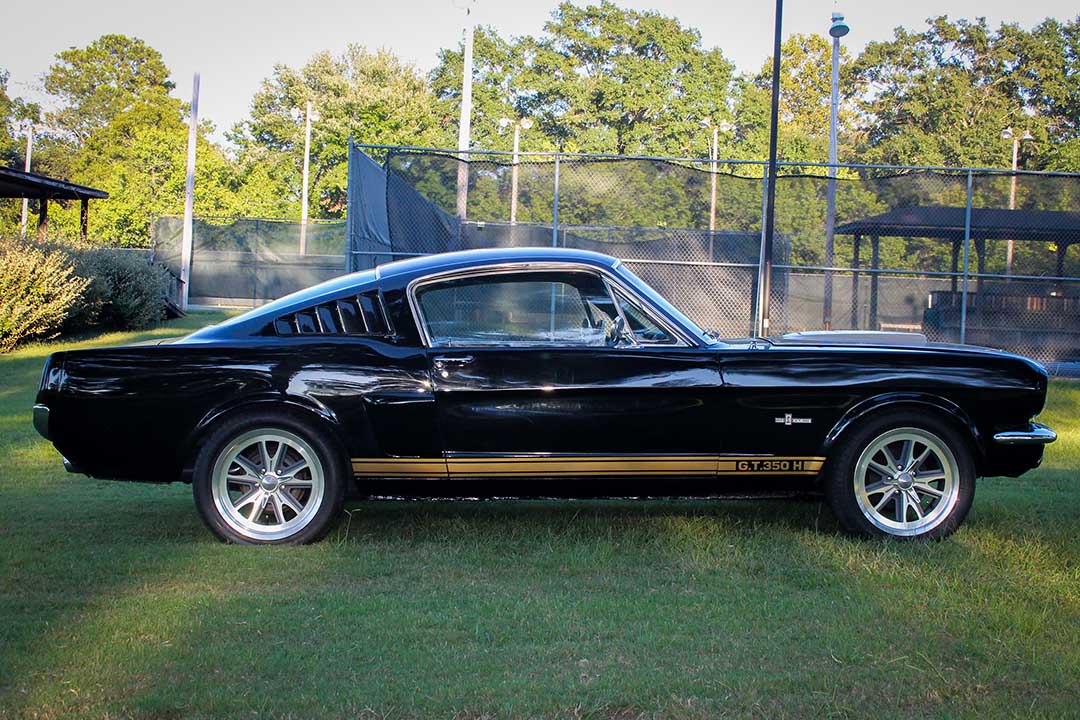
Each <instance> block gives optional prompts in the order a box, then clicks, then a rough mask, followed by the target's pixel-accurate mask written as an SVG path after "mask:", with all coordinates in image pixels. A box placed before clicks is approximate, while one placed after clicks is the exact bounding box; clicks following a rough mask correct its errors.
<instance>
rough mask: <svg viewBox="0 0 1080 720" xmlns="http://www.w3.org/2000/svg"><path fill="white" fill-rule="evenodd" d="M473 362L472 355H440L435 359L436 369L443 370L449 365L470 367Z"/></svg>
mask: <svg viewBox="0 0 1080 720" xmlns="http://www.w3.org/2000/svg"><path fill="white" fill-rule="evenodd" d="M472 361H473V356H472V355H450V356H446V355H440V356H439V357H437V358H435V367H437V368H442V367H446V366H447V365H468V364H469V363H471V362H472Z"/></svg>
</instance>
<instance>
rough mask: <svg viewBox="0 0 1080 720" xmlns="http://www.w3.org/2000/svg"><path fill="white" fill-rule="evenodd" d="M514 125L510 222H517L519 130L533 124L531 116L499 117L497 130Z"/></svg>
mask: <svg viewBox="0 0 1080 720" xmlns="http://www.w3.org/2000/svg"><path fill="white" fill-rule="evenodd" d="M511 125H513V126H514V153H513V155H512V156H511V157H512V160H511V161H510V163H511V164H510V224H511V225H514V224H516V223H517V206H518V163H519V162H520V160H519V158H520V156H519V154H518V151H519V150H520V149H521V131H522V130H528V129H529V128H531V127H532V126H533V121H532V118H527V117H526V118H521V119H520V120H517V121H514V120H511V119H510V118H499V132H502V129H503V128H507V127H510V126H511Z"/></svg>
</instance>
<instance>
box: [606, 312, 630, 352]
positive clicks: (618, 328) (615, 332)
mask: <svg viewBox="0 0 1080 720" xmlns="http://www.w3.org/2000/svg"><path fill="white" fill-rule="evenodd" d="M610 327H611V334H610V335H609V336H608V345H609V346H610V347H615V346H617V345H618V344H619V341H620V340H622V339H623V336H624V335H625V334H626V321H625V320H623V316H622V315H620V316H618V317H617V318H615V322H614V323H612V324H611V326H610Z"/></svg>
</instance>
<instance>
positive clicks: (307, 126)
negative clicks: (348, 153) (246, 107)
mask: <svg viewBox="0 0 1080 720" xmlns="http://www.w3.org/2000/svg"><path fill="white" fill-rule="evenodd" d="M310 158H311V101H310V100H308V103H307V112H306V113H305V114H304V191H303V194H302V197H301V200H300V254H301V255H304V254H306V253H307V218H308V169H309V167H310V164H311V160H310Z"/></svg>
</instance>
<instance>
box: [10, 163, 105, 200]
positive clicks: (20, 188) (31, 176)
mask: <svg viewBox="0 0 1080 720" xmlns="http://www.w3.org/2000/svg"><path fill="white" fill-rule="evenodd" d="M107 197H109V193H107V192H105V191H104V190H98V189H97V188H92V187H86V186H85V185H76V184H75V183H70V182H66V181H64V180H57V179H56V178H51V177H46V176H44V175H37V174H35V173H28V172H23V171H22V170H16V169H15V168H9V167H0V198H31V199H34V200H103V199H105V198H107Z"/></svg>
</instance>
